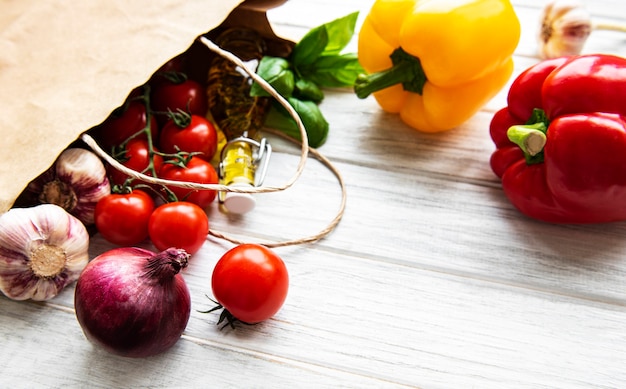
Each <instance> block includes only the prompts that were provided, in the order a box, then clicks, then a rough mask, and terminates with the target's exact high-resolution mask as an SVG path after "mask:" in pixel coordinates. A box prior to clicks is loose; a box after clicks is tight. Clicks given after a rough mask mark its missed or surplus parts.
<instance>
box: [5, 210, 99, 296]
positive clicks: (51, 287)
mask: <svg viewBox="0 0 626 389" xmlns="http://www.w3.org/2000/svg"><path fill="white" fill-rule="evenodd" d="M88 248H89V234H88V233H87V229H86V228H85V226H84V225H83V223H82V222H81V221H80V220H78V219H77V218H76V217H74V216H72V215H70V214H69V213H67V212H66V211H65V210H63V209H62V208H61V207H59V206H57V205H53V204H42V205H39V206H36V207H32V208H13V209H11V210H9V211H8V212H6V213H4V214H3V215H1V216H0V291H2V293H3V294H4V295H5V296H7V297H9V298H11V299H14V300H27V299H32V300H36V301H42V300H48V299H51V298H53V297H55V296H56V295H57V294H58V293H59V292H60V291H61V290H62V289H63V288H65V286H67V285H69V284H70V283H72V282H74V281H76V280H77V279H78V276H79V275H80V272H81V271H82V270H83V269H84V268H85V266H86V265H87V262H88V261H89V253H88Z"/></svg>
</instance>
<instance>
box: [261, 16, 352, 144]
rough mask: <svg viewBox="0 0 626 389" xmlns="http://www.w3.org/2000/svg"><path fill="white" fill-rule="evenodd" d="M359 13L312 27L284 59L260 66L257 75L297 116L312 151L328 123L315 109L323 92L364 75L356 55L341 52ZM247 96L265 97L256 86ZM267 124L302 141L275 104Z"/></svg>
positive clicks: (265, 59)
mask: <svg viewBox="0 0 626 389" xmlns="http://www.w3.org/2000/svg"><path fill="white" fill-rule="evenodd" d="M358 15H359V13H358V12H354V13H351V14H349V15H347V16H344V17H341V18H339V19H336V20H333V21H331V22H328V23H325V24H322V25H321V26H318V27H315V28H313V29H311V30H310V31H309V32H307V34H305V35H304V37H303V38H302V39H301V40H300V41H299V42H298V43H297V44H296V45H295V46H294V48H293V50H292V52H291V54H290V56H289V57H288V58H276V57H263V59H262V60H261V62H260V63H259V67H258V69H257V74H258V75H259V76H261V77H262V78H263V79H264V80H266V81H267V82H268V83H269V84H270V85H272V87H274V89H276V90H277V91H278V92H279V93H280V94H281V95H282V96H283V97H285V98H286V99H287V100H288V101H289V103H290V104H291V106H292V107H293V108H294V109H295V110H296V112H298V114H299V116H300V118H301V120H302V122H303V124H304V126H305V127H306V130H307V135H308V141H309V145H310V146H311V147H319V146H321V145H322V144H324V142H325V141H326V138H327V136H328V128H329V126H328V122H327V121H326V119H324V116H323V115H322V112H321V110H320V109H319V107H318V104H319V103H320V102H321V101H322V100H323V99H324V93H323V91H322V88H337V87H352V86H353V85H354V82H355V80H356V78H357V76H358V75H359V74H360V73H363V68H362V67H361V65H360V64H359V61H358V58H357V55H356V53H349V54H342V53H341V52H342V50H343V49H344V48H345V47H346V46H347V45H348V43H350V41H351V39H352V37H353V35H354V30H355V27H356V22H357V18H358ZM250 94H251V95H252V96H268V93H267V92H266V91H265V90H264V89H263V88H261V86H260V85H258V84H256V83H255V84H253V86H252V89H251V91H250ZM265 125H266V126H268V127H273V128H276V129H278V130H281V131H284V132H285V133H287V134H288V135H290V136H293V137H296V138H298V139H299V138H300V132H299V130H298V127H297V126H296V122H295V120H294V119H293V118H292V117H291V116H289V114H288V113H287V111H286V110H285V109H284V108H283V107H282V106H280V105H279V104H274V105H273V107H272V109H271V110H270V112H269V114H268V117H267V118H266V120H265Z"/></svg>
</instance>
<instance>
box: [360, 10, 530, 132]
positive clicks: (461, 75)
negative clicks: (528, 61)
mask: <svg viewBox="0 0 626 389" xmlns="http://www.w3.org/2000/svg"><path fill="white" fill-rule="evenodd" d="M519 38H520V23H519V20H518V18H517V15H516V14H515V11H514V10H513V7H512V6H511V3H510V2H509V1H508V0H457V1H445V2H442V1H419V0H406V1H391V0H378V1H376V2H375V3H374V5H373V7H372V9H371V10H370V13H369V14H368V15H367V17H366V18H365V21H364V23H363V26H362V28H361V31H360V33H359V42H358V54H359V61H360V63H361V65H362V66H363V68H364V69H365V70H366V71H367V72H368V73H369V74H368V75H365V74H363V75H360V76H359V78H358V79H357V81H356V83H355V92H356V94H357V96H358V97H359V98H365V97H367V96H369V95H370V94H373V95H374V97H375V98H376V100H377V102H378V103H379V105H380V106H381V108H382V109H383V110H385V111H387V112H392V113H399V114H400V117H401V119H402V120H403V121H404V122H405V123H406V124H408V125H409V126H411V127H414V128H416V129H418V130H420V131H425V132H438V131H445V130H450V129H452V128H455V127H457V126H459V125H460V124H462V123H464V122H465V121H466V120H468V119H469V118H470V117H471V116H473V115H474V114H475V113H476V112H477V111H478V110H479V109H480V108H481V107H482V106H483V105H484V104H486V103H487V102H488V101H489V100H490V99H491V98H493V97H494V96H495V95H496V94H497V93H498V92H499V91H500V90H501V89H502V88H503V87H504V85H505V84H506V82H507V81H508V80H509V78H510V77H511V74H512V72H513V60H512V54H513V51H514V50H515V48H516V47H517V44H518V42H519Z"/></svg>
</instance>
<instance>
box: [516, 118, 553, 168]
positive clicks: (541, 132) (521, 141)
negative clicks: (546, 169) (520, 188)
mask: <svg viewBox="0 0 626 389" xmlns="http://www.w3.org/2000/svg"><path fill="white" fill-rule="evenodd" d="M546 131H547V127H546V125H545V123H542V122H539V123H534V124H526V125H516V126H511V127H510V128H509V129H508V131H507V133H506V135H507V137H508V138H509V140H510V141H511V142H513V143H515V144H516V145H518V146H519V147H520V149H522V151H523V152H524V155H525V156H526V161H527V162H528V163H539V162H541V161H542V160H543V158H541V160H537V158H536V157H538V156H540V157H543V155H542V154H543V153H542V151H543V148H544V147H545V145H546V141H547V138H546Z"/></svg>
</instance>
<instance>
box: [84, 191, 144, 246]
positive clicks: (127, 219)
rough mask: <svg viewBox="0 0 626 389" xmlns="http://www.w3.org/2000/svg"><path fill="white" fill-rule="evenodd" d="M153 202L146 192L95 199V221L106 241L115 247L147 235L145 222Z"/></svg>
mask: <svg viewBox="0 0 626 389" xmlns="http://www.w3.org/2000/svg"><path fill="white" fill-rule="evenodd" d="M153 211H154V201H153V200H152V197H150V196H149V195H148V194H147V193H145V192H143V191H141V190H133V191H132V192H131V193H125V194H117V193H113V194H110V195H108V196H106V197H104V198H102V199H101V200H100V201H98V204H96V209H95V214H94V217H95V224H96V228H97V229H98V232H99V233H100V234H101V235H102V236H103V237H104V239H106V240H107V241H109V242H111V243H113V244H116V245H119V246H132V245H136V244H138V243H140V242H141V241H143V240H145V239H146V238H147V237H148V222H149V220H150V217H151V215H152V212H153Z"/></svg>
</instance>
